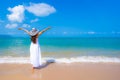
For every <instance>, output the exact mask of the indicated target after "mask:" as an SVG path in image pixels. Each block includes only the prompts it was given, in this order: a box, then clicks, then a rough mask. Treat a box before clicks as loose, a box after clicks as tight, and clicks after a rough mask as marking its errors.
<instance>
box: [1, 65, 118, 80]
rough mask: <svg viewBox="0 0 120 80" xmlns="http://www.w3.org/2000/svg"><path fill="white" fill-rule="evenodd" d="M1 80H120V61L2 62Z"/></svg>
mask: <svg viewBox="0 0 120 80" xmlns="http://www.w3.org/2000/svg"><path fill="white" fill-rule="evenodd" d="M0 80H120V63H70V64H64V63H50V64H46V65H45V66H43V67H42V68H39V69H35V70H34V72H33V73H32V66H31V65H30V64H15V63H14V64H10V63H9V64H5V63H4V64H2V63H1V64H0Z"/></svg>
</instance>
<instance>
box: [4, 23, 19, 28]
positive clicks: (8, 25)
mask: <svg viewBox="0 0 120 80" xmlns="http://www.w3.org/2000/svg"><path fill="white" fill-rule="evenodd" d="M17 26H18V25H17V24H16V23H14V24H7V25H6V26H5V27H6V28H8V29H12V28H16V27H17Z"/></svg>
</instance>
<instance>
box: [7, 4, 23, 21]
mask: <svg viewBox="0 0 120 80" xmlns="http://www.w3.org/2000/svg"><path fill="white" fill-rule="evenodd" d="M8 11H10V12H11V14H8V15H7V18H8V20H10V21H12V22H22V21H23V20H24V11H25V8H24V6H23V5H18V6H15V7H13V8H10V7H9V8H8Z"/></svg>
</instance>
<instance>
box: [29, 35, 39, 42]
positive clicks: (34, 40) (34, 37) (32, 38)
mask: <svg viewBox="0 0 120 80" xmlns="http://www.w3.org/2000/svg"><path fill="white" fill-rule="evenodd" d="M37 37H38V35H35V36H31V41H32V42H33V43H34V44H35V43H36V42H37V41H36V39H37Z"/></svg>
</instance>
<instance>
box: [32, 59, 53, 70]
mask: <svg viewBox="0 0 120 80" xmlns="http://www.w3.org/2000/svg"><path fill="white" fill-rule="evenodd" d="M52 63H55V60H54V59H48V60H46V63H44V64H42V65H41V66H39V67H34V69H43V68H45V67H47V66H49V65H50V64H52Z"/></svg>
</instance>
